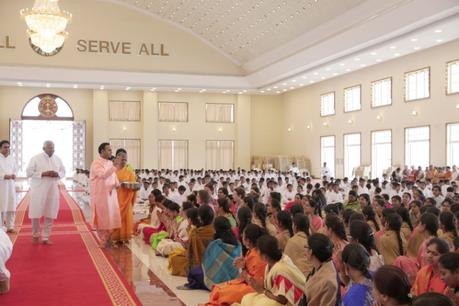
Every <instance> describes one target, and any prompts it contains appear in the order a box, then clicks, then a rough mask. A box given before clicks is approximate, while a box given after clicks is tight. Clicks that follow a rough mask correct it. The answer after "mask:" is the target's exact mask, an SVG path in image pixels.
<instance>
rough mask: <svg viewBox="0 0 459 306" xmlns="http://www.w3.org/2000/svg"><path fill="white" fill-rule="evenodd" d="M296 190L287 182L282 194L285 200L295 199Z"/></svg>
mask: <svg viewBox="0 0 459 306" xmlns="http://www.w3.org/2000/svg"><path fill="white" fill-rule="evenodd" d="M295 195H296V192H295V191H293V185H292V184H290V183H289V184H287V189H285V190H284V192H283V196H284V198H285V200H286V201H287V202H290V201H293V200H294V199H295Z"/></svg>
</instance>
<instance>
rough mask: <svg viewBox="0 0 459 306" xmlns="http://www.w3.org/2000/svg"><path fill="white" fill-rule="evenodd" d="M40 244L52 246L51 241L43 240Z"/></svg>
mask: <svg viewBox="0 0 459 306" xmlns="http://www.w3.org/2000/svg"><path fill="white" fill-rule="evenodd" d="M41 243H43V244H44V245H53V242H52V241H51V240H43V241H42V242H41Z"/></svg>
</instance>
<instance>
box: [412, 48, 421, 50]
mask: <svg viewBox="0 0 459 306" xmlns="http://www.w3.org/2000/svg"><path fill="white" fill-rule="evenodd" d="M413 49H414V50H419V49H421V47H414V48H413Z"/></svg>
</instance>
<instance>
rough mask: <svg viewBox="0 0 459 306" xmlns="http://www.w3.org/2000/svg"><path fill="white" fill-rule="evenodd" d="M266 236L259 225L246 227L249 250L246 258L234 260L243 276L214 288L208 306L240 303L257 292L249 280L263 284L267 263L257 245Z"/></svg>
mask: <svg viewBox="0 0 459 306" xmlns="http://www.w3.org/2000/svg"><path fill="white" fill-rule="evenodd" d="M241 209H242V208H241ZM239 211H240V210H239ZM264 234H266V231H265V230H264V229H262V228H261V227H259V226H258V225H255V224H248V225H247V226H246V227H245V229H244V231H243V234H242V241H243V244H244V245H245V247H246V248H247V253H246V254H245V256H244V257H239V258H236V259H235V260H234V265H235V266H236V267H237V268H239V269H241V270H242V272H241V276H240V277H238V278H235V279H233V280H231V281H228V282H224V283H221V284H216V285H215V286H213V288H212V292H211V293H210V298H209V299H210V300H209V302H208V303H207V304H206V305H207V306H210V305H213V306H220V305H222V306H228V305H232V304H233V303H240V302H241V300H242V298H243V297H244V295H246V294H248V293H252V292H255V290H254V289H253V288H252V287H250V285H249V284H248V282H247V280H248V279H251V278H253V279H254V280H255V281H257V282H263V279H264V274H265V267H266V262H265V261H264V260H263V259H262V258H261V256H260V253H259V252H258V250H257V248H256V245H257V240H258V238H259V237H261V236H262V235H264Z"/></svg>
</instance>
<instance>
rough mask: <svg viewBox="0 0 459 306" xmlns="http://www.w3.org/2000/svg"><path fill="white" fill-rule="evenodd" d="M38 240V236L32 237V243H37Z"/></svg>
mask: <svg viewBox="0 0 459 306" xmlns="http://www.w3.org/2000/svg"><path fill="white" fill-rule="evenodd" d="M39 242H40V238H39V237H32V243H33V244H37V243H39Z"/></svg>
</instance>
